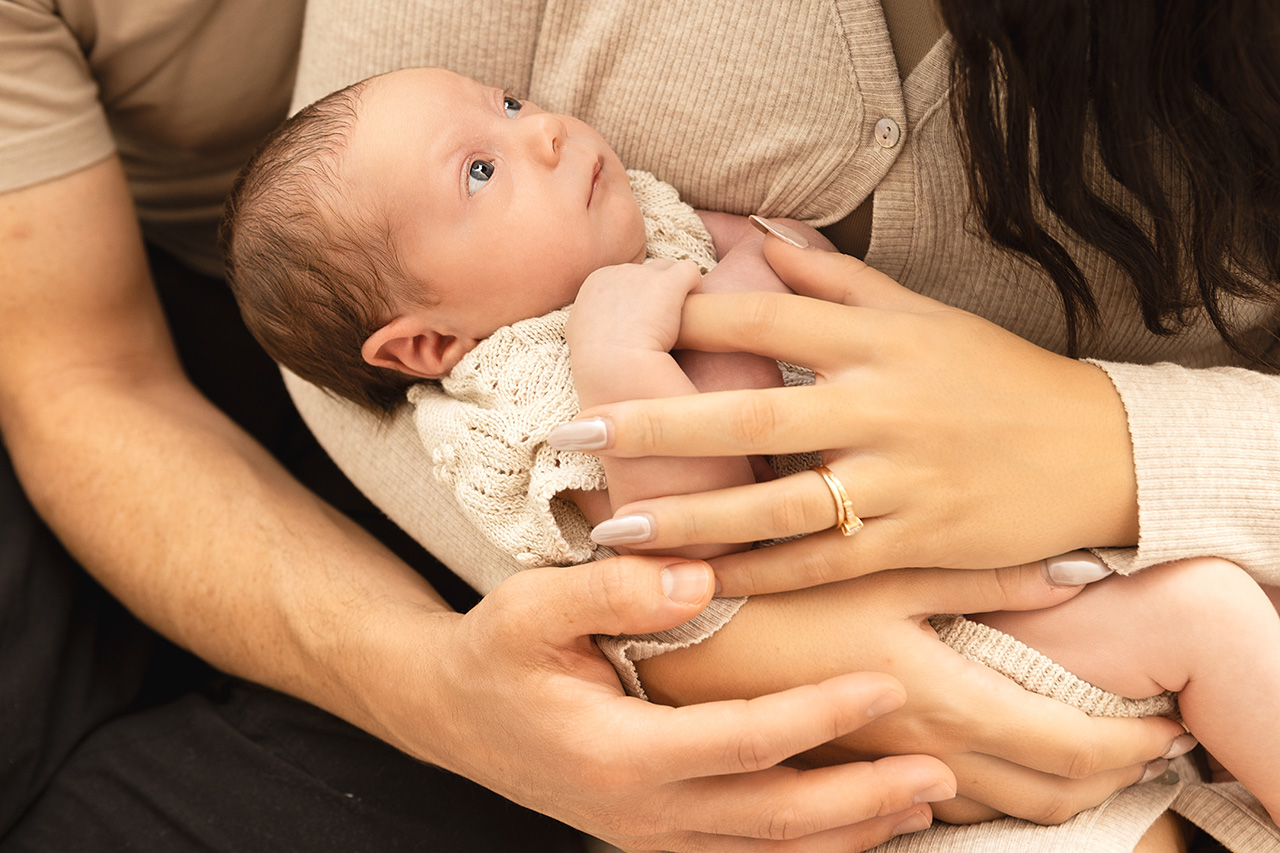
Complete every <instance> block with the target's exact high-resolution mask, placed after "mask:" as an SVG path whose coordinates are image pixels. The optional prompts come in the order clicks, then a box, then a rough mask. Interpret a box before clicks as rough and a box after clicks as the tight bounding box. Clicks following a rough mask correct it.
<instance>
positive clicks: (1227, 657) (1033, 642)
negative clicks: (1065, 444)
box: [971, 557, 1280, 818]
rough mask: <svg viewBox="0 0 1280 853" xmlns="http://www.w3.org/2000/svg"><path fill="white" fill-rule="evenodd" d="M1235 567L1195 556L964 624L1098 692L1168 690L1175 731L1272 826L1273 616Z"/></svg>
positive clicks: (1279, 789) (1276, 810)
mask: <svg viewBox="0 0 1280 853" xmlns="http://www.w3.org/2000/svg"><path fill="white" fill-rule="evenodd" d="M1268 593H1270V594H1271V595H1274V594H1275V591H1274V588H1271V589H1269V590H1267V589H1263V588H1260V587H1259V586H1258V584H1257V583H1256V582H1255V581H1254V580H1253V579H1252V578H1250V577H1249V576H1248V575H1247V574H1246V573H1245V572H1244V570H1243V569H1240V568H1239V567H1237V566H1235V565H1234V564H1232V563H1229V562H1227V561H1226V560H1220V559H1216V558H1211V557H1199V558H1195V559H1189V560H1179V561H1177V562H1174V563H1168V564H1165V565H1161V566H1153V567H1151V568H1149V569H1146V570H1145V571H1142V572H1139V573H1137V574H1134V575H1131V576H1129V577H1122V576H1114V577H1110V578H1107V579H1106V580H1103V581H1100V582H1098V583H1095V584H1092V585H1090V586H1089V587H1087V588H1086V589H1085V591H1084V592H1082V593H1081V594H1080V595H1079V596H1077V597H1076V598H1073V599H1072V600H1071V601H1068V602H1066V603H1065V604H1060V605H1058V606H1057V607H1051V608H1049V609H1047V610H1035V611H1027V612H1001V613H986V614H981V615H979V616H975V617H971V618H974V619H976V620H978V621H981V622H985V623H986V624H988V625H991V626H992V627H994V628H998V629H999V630H1001V631H1004V632H1005V633H1007V634H1011V635H1012V636H1014V637H1016V638H1017V639H1019V640H1021V641H1022V642H1024V643H1026V644H1027V645H1029V646H1031V647H1032V648H1034V649H1036V650H1037V651H1039V652H1041V653H1042V654H1044V655H1046V656H1048V657H1049V658H1051V659H1052V660H1054V661H1055V662H1056V663H1059V664H1061V665H1062V666H1064V667H1065V668H1066V669H1068V670H1069V671H1070V672H1072V673H1073V674H1075V675H1077V676H1079V677H1080V678H1083V679H1085V680H1086V681H1089V682H1090V683H1092V684H1095V685H1097V686H1098V687H1101V688H1103V689H1104V690H1109V691H1111V692H1113V693H1118V694H1120V695H1122V696H1128V697H1129V698H1142V697H1145V696H1151V695H1154V694H1156V693H1159V692H1161V691H1163V690H1173V691H1176V692H1177V693H1178V703H1179V707H1180V709H1181V711H1182V717H1183V722H1184V723H1185V724H1186V725H1187V727H1188V728H1189V729H1190V730H1191V733H1192V734H1193V735H1195V736H1196V737H1197V738H1198V739H1199V740H1200V742H1201V743H1203V744H1204V745H1205V747H1206V748H1207V749H1208V750H1209V752H1210V753H1212V754H1213V756H1214V757H1215V758H1217V759H1218V760H1220V761H1221V762H1222V764H1223V765H1224V766H1225V767H1226V768H1227V770H1228V771H1230V772H1231V773H1232V774H1233V775H1234V776H1235V777H1236V778H1238V779H1239V780H1240V781H1241V782H1243V783H1244V784H1245V786H1246V787H1247V788H1248V789H1249V790H1250V791H1252V792H1253V794H1254V795H1255V796H1257V797H1258V799H1259V800H1261V801H1262V803H1263V805H1264V806H1266V807H1267V810H1268V811H1269V812H1270V813H1271V815H1272V817H1273V818H1276V817H1280V729H1277V727H1276V725H1275V708H1276V706H1277V704H1280V616H1277V614H1276V608H1275V606H1274V605H1273V603H1272V601H1271V600H1270V599H1269V595H1268Z"/></svg>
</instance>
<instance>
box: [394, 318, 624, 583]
mask: <svg viewBox="0 0 1280 853" xmlns="http://www.w3.org/2000/svg"><path fill="white" fill-rule="evenodd" d="M568 316H569V309H568V308H565V309H562V310H560V311H555V312H552V313H551V314H547V315H544V316H542V317H534V318H532V319H529V320H522V321H521V322H519V323H515V324H513V325H510V326H505V327H503V328H501V329H499V330H498V331H497V332H495V333H494V334H493V335H492V336H490V337H489V338H487V339H486V340H484V341H482V342H481V343H480V345H479V346H477V347H476V348H475V349H473V350H472V351H471V352H469V353H468V354H467V355H466V356H465V357H464V358H463V359H462V361H461V362H459V363H458V365H457V366H456V367H455V368H454V369H453V371H452V373H450V375H449V376H448V377H446V378H445V379H444V380H442V381H441V382H440V383H439V384H438V385H437V384H430V383H425V384H422V385H418V386H415V387H414V388H413V389H411V390H410V392H409V401H410V403H411V404H412V405H413V406H414V420H415V424H416V426H417V428H418V435H419V437H420V438H421V439H422V442H423V444H424V446H426V447H428V448H430V451H431V461H432V465H433V473H434V475H435V477H436V478H437V479H438V480H439V481H440V482H441V483H442V484H444V485H445V486H446V487H448V488H450V489H452V491H453V494H454V497H455V499H456V500H457V502H458V505H459V506H460V507H461V508H462V510H463V512H464V513H465V514H466V515H467V517H468V518H470V519H471V521H472V523H474V524H475V525H476V526H477V527H478V528H480V530H481V531H482V532H484V534H485V535H486V536H487V537H488V538H489V539H490V541H492V542H493V543H494V544H495V545H497V546H498V547H499V548H501V549H503V550H504V551H506V552H507V553H509V554H512V555H513V556H514V557H515V559H516V561H517V562H518V563H520V564H521V565H522V566H524V567H526V568H529V567H533V566H551V565H569V564H572V563H581V562H583V561H585V560H589V559H591V558H592V552H593V551H594V550H595V549H594V546H593V545H592V543H591V539H590V535H589V534H590V527H589V525H588V524H587V521H586V519H585V518H583V516H582V514H581V513H580V512H579V511H578V509H577V508H576V507H575V506H573V505H572V504H570V503H568V502H567V501H563V500H561V499H560V498H558V497H557V494H558V493H559V492H562V491H564V490H566V489H581V490H586V491H592V490H597V489H603V488H604V487H605V481H604V469H603V467H602V466H601V464H600V460H598V459H596V458H595V457H593V456H588V455H586V454H584V453H574V452H569V451H561V450H556V449H555V448H553V447H551V446H550V445H549V444H547V442H546V438H547V433H549V432H550V431H551V429H552V428H553V427H555V426H556V425H557V424H560V423H564V422H565V421H568V420H572V419H573V418H574V417H575V416H576V415H577V414H578V397H577V394H575V393H574V391H573V382H572V379H571V378H570V376H569V356H568V346H567V345H566V344H565V340H564V326H565V322H566V321H567V320H568Z"/></svg>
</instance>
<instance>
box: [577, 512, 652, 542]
mask: <svg viewBox="0 0 1280 853" xmlns="http://www.w3.org/2000/svg"><path fill="white" fill-rule="evenodd" d="M652 538H653V516H651V515H649V514H648V513H638V514H636V515H624V516H622V517H620V518H611V519H609V520H608V521H602V522H600V523H599V524H597V525H596V526H595V529H593V530H592V531H591V541H592V542H595V543H596V544H597V545H639V544H640V543H642V542H648V541H649V540H650V539H652Z"/></svg>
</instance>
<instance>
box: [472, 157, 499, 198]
mask: <svg viewBox="0 0 1280 853" xmlns="http://www.w3.org/2000/svg"><path fill="white" fill-rule="evenodd" d="M492 177H493V164H492V163H490V162H489V161H488V160H472V161H471V163H470V165H468V166H467V195H475V194H476V193H477V192H479V191H480V188H481V187H483V186H484V185H485V184H486V183H487V182H488V180H489V179H490V178H492Z"/></svg>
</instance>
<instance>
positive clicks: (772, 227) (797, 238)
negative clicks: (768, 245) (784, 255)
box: [751, 214, 809, 249]
mask: <svg viewBox="0 0 1280 853" xmlns="http://www.w3.org/2000/svg"><path fill="white" fill-rule="evenodd" d="M751 224H752V225H754V226H755V227H756V228H758V229H759V230H761V231H763V232H764V233H766V234H772V235H773V236H775V237H777V238H778V239H779V240H781V241H782V242H784V243H787V244H790V245H792V246H795V247H796V248H797V249H807V248H809V241H808V240H806V239H805V238H804V235H803V234H801V233H800V232H798V231H796V230H795V229H793V228H788V227H787V226H786V225H783V224H782V223H781V222H774V221H773V220H772V219H765V218H764V217H763V216H756V215H755V214H752V215H751Z"/></svg>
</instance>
